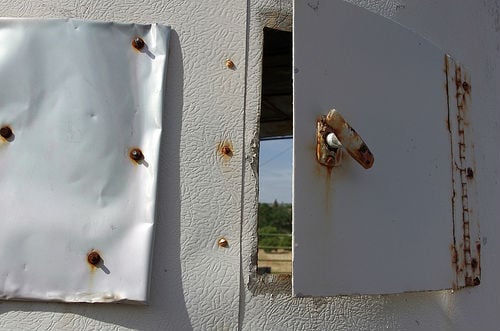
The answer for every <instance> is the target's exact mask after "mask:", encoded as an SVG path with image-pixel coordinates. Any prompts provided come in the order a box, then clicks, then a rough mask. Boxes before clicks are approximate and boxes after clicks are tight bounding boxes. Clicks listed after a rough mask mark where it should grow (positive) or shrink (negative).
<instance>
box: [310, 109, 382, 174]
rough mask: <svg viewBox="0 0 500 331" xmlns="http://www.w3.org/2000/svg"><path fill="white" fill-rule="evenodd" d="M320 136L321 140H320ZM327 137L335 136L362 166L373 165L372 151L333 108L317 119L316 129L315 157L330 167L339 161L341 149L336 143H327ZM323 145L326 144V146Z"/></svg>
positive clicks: (366, 167) (368, 166) (367, 167)
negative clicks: (316, 145) (316, 144)
mask: <svg viewBox="0 0 500 331" xmlns="http://www.w3.org/2000/svg"><path fill="white" fill-rule="evenodd" d="M320 122H321V123H320ZM333 135H334V136H333ZM320 136H321V138H322V141H320V139H321V138H320ZM329 137H336V138H337V139H338V141H339V142H340V143H341V144H342V146H343V147H344V148H345V149H346V150H347V152H348V153H349V155H351V156H352V158H353V159H355V160H356V161H357V162H358V163H359V164H360V165H361V166H363V168H365V169H370V168H371V167H372V166H373V162H374V157H373V154H372V152H370V150H369V149H368V146H367V145H366V143H365V142H364V141H363V139H362V138H361V137H360V136H359V134H358V133H357V132H356V131H355V130H354V129H353V128H352V127H351V125H349V123H347V121H346V120H345V119H344V117H343V116H342V115H341V114H340V113H339V112H338V111H337V110H335V109H332V110H330V111H329V112H328V114H327V115H326V116H322V117H321V119H320V120H318V131H317V139H318V147H317V150H316V156H317V159H318V161H319V162H320V163H321V164H323V165H326V166H329V167H331V166H335V165H338V164H339V163H340V155H341V151H342V149H341V148H339V147H337V144H336V143H330V144H328V138H329ZM323 145H326V147H325V146H323ZM330 154H332V155H330ZM337 155H338V156H337Z"/></svg>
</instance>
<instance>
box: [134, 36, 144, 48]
mask: <svg viewBox="0 0 500 331" xmlns="http://www.w3.org/2000/svg"><path fill="white" fill-rule="evenodd" d="M132 46H133V47H134V48H135V49H137V50H139V51H140V50H141V49H143V48H144V46H146V43H145V42H144V40H143V39H142V38H141V37H135V38H134V39H133V40H132Z"/></svg>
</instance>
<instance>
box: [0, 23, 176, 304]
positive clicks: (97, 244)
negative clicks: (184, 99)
mask: <svg viewBox="0 0 500 331" xmlns="http://www.w3.org/2000/svg"><path fill="white" fill-rule="evenodd" d="M169 34H170V28H169V27H165V26H159V25H135V24H115V23H97V22H85V21H80V20H73V19H67V20H38V19H3V20H0V36H1V37H2V38H3V39H5V40H9V43H7V44H5V43H4V44H2V46H0V49H1V52H0V77H2V80H1V82H2V83H0V85H1V88H0V98H1V100H2V104H1V105H0V127H1V128H2V129H1V131H0V134H1V136H2V138H0V197H1V199H0V209H1V210H2V217H1V218H0V227H1V229H2V231H0V258H1V259H2V261H3V262H2V264H1V265H0V298H2V299H23V300H31V299H33V300H58V301H68V302H111V301H127V302H145V301H146V300H147V296H148V288H149V269H150V264H151V248H152V238H153V225H154V216H155V203H156V201H155V200H156V179H157V168H158V152H159V141H160V133H161V119H162V116H161V113H162V106H163V95H164V93H163V82H164V75H165V64H166V61H167V54H168V52H167V48H168V40H169ZM138 36H140V38H138ZM54 38H56V40H57V46H56V47H47V45H54ZM134 38H135V39H134ZM137 38H138V39H140V40H142V42H143V44H141V42H140V41H137V40H138V39H137ZM131 44H132V45H134V44H137V45H136V46H137V48H141V49H146V48H147V52H142V51H140V52H138V51H137V49H135V46H134V47H132V45H131ZM95 45H99V47H95ZM141 45H142V46H141ZM132 146H140V149H139V148H138V147H137V148H134V147H132ZM131 159H132V160H131ZM135 163H138V164H140V166H138V164H135ZM131 261H133V263H131Z"/></svg>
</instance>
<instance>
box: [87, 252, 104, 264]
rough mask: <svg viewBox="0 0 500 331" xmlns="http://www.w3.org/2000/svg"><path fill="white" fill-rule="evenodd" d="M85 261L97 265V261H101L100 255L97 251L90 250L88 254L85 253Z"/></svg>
mask: <svg viewBox="0 0 500 331" xmlns="http://www.w3.org/2000/svg"><path fill="white" fill-rule="evenodd" d="M87 261H88V262H89V263H90V264H92V265H94V266H95V265H98V264H99V263H101V261H102V258H101V256H100V255H99V253H97V252H95V251H92V252H90V253H89V254H88V255H87Z"/></svg>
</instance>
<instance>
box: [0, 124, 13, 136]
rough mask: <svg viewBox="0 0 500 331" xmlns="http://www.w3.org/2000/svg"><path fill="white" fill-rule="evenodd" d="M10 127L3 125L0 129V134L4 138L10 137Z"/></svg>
mask: <svg viewBox="0 0 500 331" xmlns="http://www.w3.org/2000/svg"><path fill="white" fill-rule="evenodd" d="M12 134H13V133H12V129H11V128H9V127H8V126H4V127H3V128H1V129H0V136H2V138H4V139H9V138H11V137H12Z"/></svg>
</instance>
